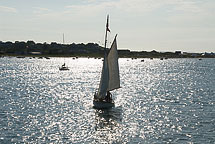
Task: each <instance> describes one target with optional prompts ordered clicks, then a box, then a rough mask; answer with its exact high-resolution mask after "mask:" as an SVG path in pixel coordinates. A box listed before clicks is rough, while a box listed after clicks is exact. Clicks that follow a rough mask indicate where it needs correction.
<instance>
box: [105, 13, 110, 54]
mask: <svg viewBox="0 0 215 144" xmlns="http://www.w3.org/2000/svg"><path fill="white" fill-rule="evenodd" d="M108 31H109V32H110V30H109V15H107V23H106V30H105V50H104V52H105V53H106V48H107V35H108V34H107V32H108Z"/></svg>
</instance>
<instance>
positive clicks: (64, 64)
mask: <svg viewBox="0 0 215 144" xmlns="http://www.w3.org/2000/svg"><path fill="white" fill-rule="evenodd" d="M63 44H64V34H63ZM59 70H69V67H67V66H66V63H65V58H64V63H63V64H62V66H61V67H59Z"/></svg>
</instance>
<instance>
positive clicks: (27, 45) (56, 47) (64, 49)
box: [0, 41, 215, 58]
mask: <svg viewBox="0 0 215 144" xmlns="http://www.w3.org/2000/svg"><path fill="white" fill-rule="evenodd" d="M118 52H119V56H120V57H131V58H204V57H205V58H215V54H214V53H186V52H181V51H175V52H157V51H155V50H152V51H150V52H147V51H130V50H118ZM0 55H12V56H13V55H15V56H16V55H24V56H31V55H40V56H41V55H42V56H86V57H103V56H104V47H101V46H99V45H98V44H97V43H88V44H83V43H81V44H75V43H72V44H59V43H56V42H52V43H51V44H48V43H35V42H34V41H27V42H20V41H16V42H14V43H13V42H2V41H0Z"/></svg>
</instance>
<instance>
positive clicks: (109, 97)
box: [106, 91, 112, 102]
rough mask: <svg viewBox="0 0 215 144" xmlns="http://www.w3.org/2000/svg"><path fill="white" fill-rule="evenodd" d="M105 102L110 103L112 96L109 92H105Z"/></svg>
mask: <svg viewBox="0 0 215 144" xmlns="http://www.w3.org/2000/svg"><path fill="white" fill-rule="evenodd" d="M106 100H107V101H108V102H110V101H112V94H111V93H110V92H109V91H107V96H106Z"/></svg>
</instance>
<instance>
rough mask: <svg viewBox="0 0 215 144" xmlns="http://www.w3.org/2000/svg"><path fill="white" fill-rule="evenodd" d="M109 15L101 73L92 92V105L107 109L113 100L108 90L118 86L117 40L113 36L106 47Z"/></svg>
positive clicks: (112, 103)
mask: <svg viewBox="0 0 215 144" xmlns="http://www.w3.org/2000/svg"><path fill="white" fill-rule="evenodd" d="M108 20H109V16H107V24H106V33H105V48H104V60H103V67H102V73H101V79H100V84H99V89H98V91H96V92H95V94H94V99H93V105H94V106H93V107H94V108H97V109H107V108H111V107H114V106H115V104H114V100H113V98H112V94H111V93H110V91H113V90H115V89H118V88H120V76H119V63H118V52H117V41H116V37H117V35H116V36H115V38H114V40H113V43H112V45H111V47H110V49H107V48H106V46H107V34H108V32H110V30H109V28H108Z"/></svg>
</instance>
